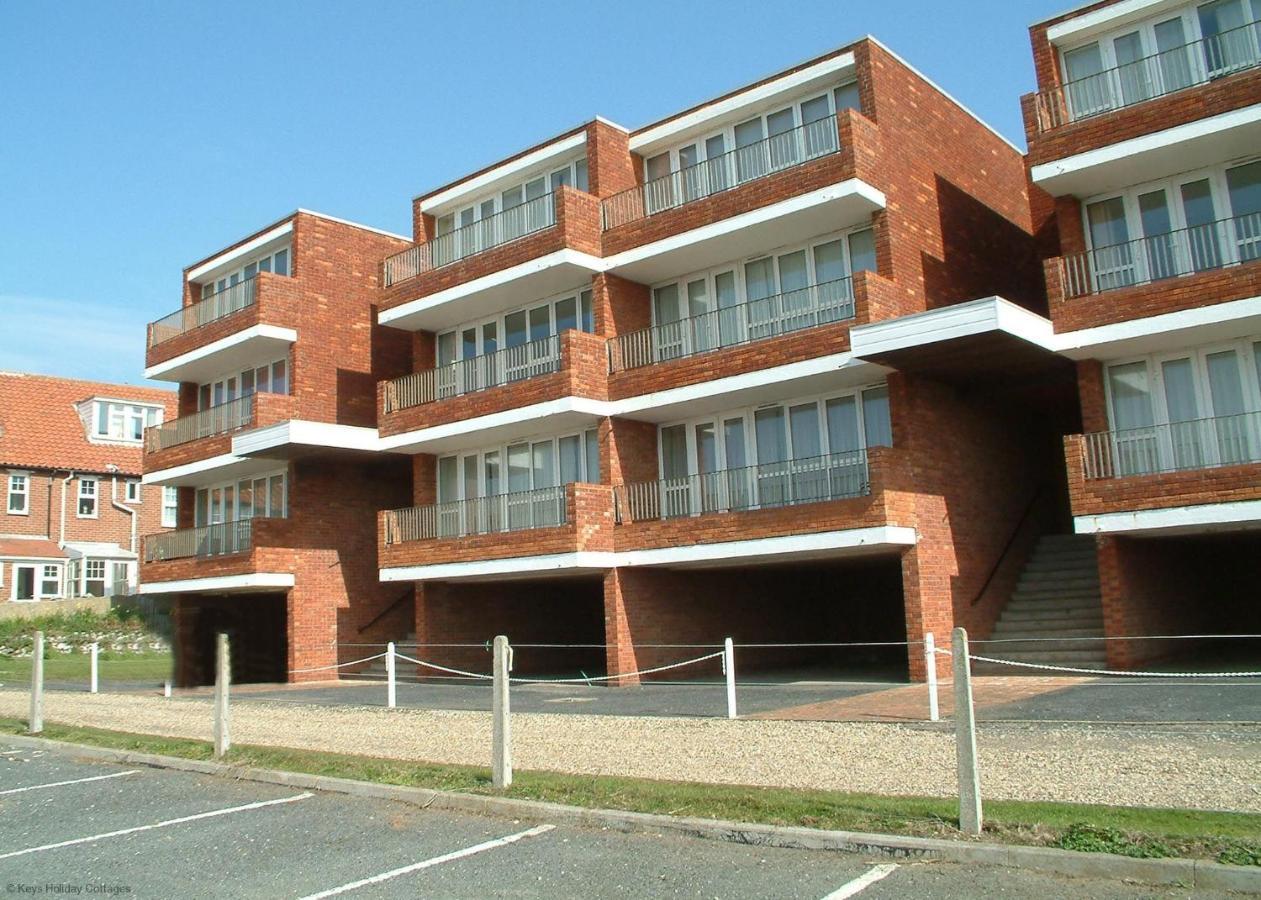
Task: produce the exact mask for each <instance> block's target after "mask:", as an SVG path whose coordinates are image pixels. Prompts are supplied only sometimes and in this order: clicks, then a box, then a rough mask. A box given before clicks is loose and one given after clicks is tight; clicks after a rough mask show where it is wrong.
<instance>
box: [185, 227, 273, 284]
mask: <svg viewBox="0 0 1261 900" xmlns="http://www.w3.org/2000/svg"><path fill="white" fill-rule="evenodd" d="M290 234H293V219H292V218H290V219H289V221H287V222H284V223H282V224H280V225H277V226H276V227H275V228H272V229H270V230H268V231H265V232H263V233H262V234H260V235H259V236H258V237H256V238H253V239H251V240H248V241H246V242H245V243H244V244H242V245H241V246H239V247H234V248H233V249H231V250H229V251H228V252H227V253H220V254H219V255H218V256H214V257H211V258H210V259H208V260H206V261H205V262H204V263H202V264H201V265H199V266H197V267H196V268H195V269H189V270H188V280H189V281H197V280H198V279H200V278H201V277H202V276H204V275H207V274H209V273H211V272H214V271H215V270H217V269H224V268H230V267H231V266H232V264H233V263H235V262H237V261H239V260H242V259H244V258H245V257H247V256H249V255H250V254H251V253H253V252H254V251H255V250H258V249H259V248H261V247H263V246H264V245H266V244H269V243H271V242H272V241H275V240H279V239H280V238H282V237H285V236H287V235H290Z"/></svg>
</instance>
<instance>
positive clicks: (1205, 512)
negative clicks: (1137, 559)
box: [1073, 500, 1261, 534]
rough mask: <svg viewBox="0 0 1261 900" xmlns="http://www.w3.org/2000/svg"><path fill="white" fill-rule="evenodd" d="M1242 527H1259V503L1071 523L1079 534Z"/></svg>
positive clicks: (1101, 517)
mask: <svg viewBox="0 0 1261 900" xmlns="http://www.w3.org/2000/svg"><path fill="white" fill-rule="evenodd" d="M1241 526H1243V527H1261V500H1242V501H1239V502H1237V503H1205V504H1202V505H1198V506H1173V507H1169V508H1167V509H1140V510H1135V511H1133V512H1117V513H1103V514H1101V515H1097V516H1076V517H1075V518H1074V519H1073V530H1074V531H1075V532H1077V533H1078V534H1124V533H1127V532H1129V533H1137V532H1166V533H1169V532H1181V533H1197V532H1211V531H1229V530H1232V528H1233V527H1241Z"/></svg>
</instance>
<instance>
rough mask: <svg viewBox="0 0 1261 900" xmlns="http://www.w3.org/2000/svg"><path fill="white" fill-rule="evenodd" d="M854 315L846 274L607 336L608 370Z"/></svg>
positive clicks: (809, 326)
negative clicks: (843, 276)
mask: <svg viewBox="0 0 1261 900" xmlns="http://www.w3.org/2000/svg"><path fill="white" fill-rule="evenodd" d="M853 317H854V288H853V283H852V280H851V279H850V278H849V277H848V276H847V277H845V278H838V279H837V280H835V281H827V282H824V283H823V284H812V285H810V286H808V287H804V288H801V289H800V290H796V291H786V292H785V293H782V294H775V295H773V296H770V297H763V298H761V299H758V300H749V301H746V302H744V303H738V304H736V305H734V306H728V307H726V308H724V309H716V310H712V311H711V312H707V313H702V314H701V315H698V316H689V317H687V318H685V319H679V320H678V321H675V322H666V323H663V324H660V325H653V326H652V327H650V328H643V329H641V330H639V331H632V332H628V333H627V334H622V335H618V336H617V337H614V338H610V339H609V342H608V348H609V371H610V372H619V371H622V370H625V369H637V368H639V367H641V366H649V365H652V364H653V363H659V362H664V361H666V360H671V359H681V358H683V357H686V356H695V355H696V354H698V353H707V352H709V351H710V350H721V349H722V348H723V347H732V346H735V345H737V344H747V343H750V342H752V341H760V340H764V339H765V338H771V337H776V336H778V335H781V334H789V333H791V332H794V331H801V330H802V329H804V328H813V327H815V326H816V325H826V324H828V323H830V322H840V321H843V320H845V319H852V318H853Z"/></svg>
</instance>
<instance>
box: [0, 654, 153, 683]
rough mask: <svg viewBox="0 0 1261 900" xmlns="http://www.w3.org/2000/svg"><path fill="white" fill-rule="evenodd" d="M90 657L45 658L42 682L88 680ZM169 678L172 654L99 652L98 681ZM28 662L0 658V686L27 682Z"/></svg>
mask: <svg viewBox="0 0 1261 900" xmlns="http://www.w3.org/2000/svg"><path fill="white" fill-rule="evenodd" d="M90 669H91V658H90V657H89V656H88V654H86V653H68V654H60V653H54V654H52V655H51V656H48V657H46V658H45V659H44V680H45V681H47V682H53V681H82V682H84V683H85V684H86V683H87V681H88V676H89V672H90ZM170 676H171V654H170V653H169V652H167V653H155V652H148V653H122V652H110V651H102V652H101V655H100V678H101V681H102V682H109V681H146V682H153V683H154V684H161V683H162V682H163V681H164V680H166V679H167V678H169V677H170ZM30 680H31V659H30V657H26V658H24V659H0V683H2V684H14V683H18V682H21V683H28V682H30Z"/></svg>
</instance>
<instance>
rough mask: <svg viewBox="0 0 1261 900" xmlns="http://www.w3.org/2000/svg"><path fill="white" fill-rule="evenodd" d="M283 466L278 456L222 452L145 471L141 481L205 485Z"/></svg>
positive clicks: (175, 485)
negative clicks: (276, 457) (178, 464)
mask: <svg viewBox="0 0 1261 900" xmlns="http://www.w3.org/2000/svg"><path fill="white" fill-rule="evenodd" d="M281 466H283V463H282V462H281V461H279V460H275V459H267V458H261V457H260V458H250V457H246V456H236V455H234V454H232V453H223V454H220V455H219V456H212V457H210V458H209V459H199V460H197V461H196V462H191V463H186V464H185V465H182V466H172V467H171V468H169V469H158V470H157V471H154V472H146V473H145V474H144V475H143V476H142V477H141V483H142V484H158V485H163V486H167V487H205V486H207V485H211V484H218V483H219V482H221V481H232V480H233V479H235V478H243V477H245V476H247V475H259V474H262V473H264V472H274V471H275V470H276V469H277V468H279V467H281Z"/></svg>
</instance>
